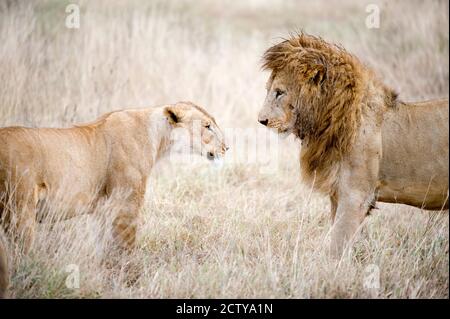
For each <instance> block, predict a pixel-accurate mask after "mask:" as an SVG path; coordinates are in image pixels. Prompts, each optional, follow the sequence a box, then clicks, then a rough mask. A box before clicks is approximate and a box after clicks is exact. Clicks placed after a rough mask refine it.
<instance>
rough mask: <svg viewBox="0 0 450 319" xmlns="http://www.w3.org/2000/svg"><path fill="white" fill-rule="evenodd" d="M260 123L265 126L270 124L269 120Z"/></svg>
mask: <svg viewBox="0 0 450 319" xmlns="http://www.w3.org/2000/svg"><path fill="white" fill-rule="evenodd" d="M259 123H261V124H262V125H264V126H267V123H269V120H259Z"/></svg>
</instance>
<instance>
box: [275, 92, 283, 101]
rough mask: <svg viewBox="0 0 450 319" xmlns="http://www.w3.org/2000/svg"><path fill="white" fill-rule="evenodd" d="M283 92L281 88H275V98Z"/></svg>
mask: <svg viewBox="0 0 450 319" xmlns="http://www.w3.org/2000/svg"><path fill="white" fill-rule="evenodd" d="M284 93H285V92H284V91H281V90H275V98H276V99H278V98H279V97H280V96H282V95H283V94H284Z"/></svg>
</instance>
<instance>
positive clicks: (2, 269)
mask: <svg viewBox="0 0 450 319" xmlns="http://www.w3.org/2000/svg"><path fill="white" fill-rule="evenodd" d="M8 286H9V269H8V252H7V251H6V239H5V236H4V235H3V231H2V229H1V226H0V299H2V298H6V291H7V289H8Z"/></svg>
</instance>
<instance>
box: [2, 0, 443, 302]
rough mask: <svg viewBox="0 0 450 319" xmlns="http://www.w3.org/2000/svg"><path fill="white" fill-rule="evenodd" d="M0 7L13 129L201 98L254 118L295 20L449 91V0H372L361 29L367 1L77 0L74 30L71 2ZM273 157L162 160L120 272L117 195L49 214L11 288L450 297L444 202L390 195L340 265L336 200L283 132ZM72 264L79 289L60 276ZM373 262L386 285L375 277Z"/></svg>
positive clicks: (34, 292)
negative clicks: (332, 239)
mask: <svg viewBox="0 0 450 319" xmlns="http://www.w3.org/2000/svg"><path fill="white" fill-rule="evenodd" d="M371 2H374V1H371ZM375 2H377V1H375ZM6 3H7V2H2V3H0V38H1V39H2V45H1V46H0V83H1V85H0V101H1V103H2V105H1V108H0V125H2V126H3V125H13V124H21V125H29V126H67V125H70V123H73V122H79V121H87V120H92V119H93V118H95V117H96V116H98V115H99V114H101V113H103V112H106V111H109V110H112V109H117V108H124V107H131V106H133V107H134V106H148V105H157V104H163V103H170V102H175V101H178V100H192V101H195V102H197V103H199V104H200V105H204V106H205V107H206V108H207V109H208V110H209V111H210V112H211V113H212V114H214V115H215V116H216V117H217V118H218V120H219V124H220V125H221V126H222V127H233V128H242V127H254V128H256V127H257V123H256V116H257V115H256V114H257V111H258V109H259V107H260V106H261V104H262V101H263V99H264V95H265V90H264V84H265V80H266V78H267V74H265V73H263V72H261V71H260V57H261V55H262V53H263V52H264V50H265V49H266V48H267V47H269V46H270V45H271V44H274V43H275V42H277V41H278V40H279V38H280V37H283V36H287V35H288V34H289V31H292V30H300V29H304V30H305V31H307V32H309V33H313V34H318V35H321V36H323V37H324V38H326V39H327V40H330V41H335V42H339V43H341V44H343V45H344V46H345V47H347V48H348V49H349V50H350V51H352V52H354V53H356V54H357V55H359V56H361V58H362V59H363V60H364V61H365V62H366V63H368V64H370V65H372V66H373V67H374V68H375V69H377V70H378V72H380V73H381V75H382V76H383V77H384V78H385V80H386V82H387V83H389V84H390V85H391V86H393V87H394V88H396V89H397V90H398V91H400V98H402V99H404V100H418V99H424V98H431V97H448V84H449V71H448V70H449V66H448V54H449V45H448V40H449V39H448V32H447V30H448V23H449V22H448V21H449V20H448V2H446V1H425V2H422V1H420V2H419V1H396V2H393V1H386V2H377V3H378V4H379V5H380V8H381V14H382V16H381V28H380V29H367V28H366V27H365V25H364V20H365V18H366V15H367V13H366V12H365V5H366V4H365V3H364V2H361V1H315V2H314V4H310V3H309V2H306V1H304V2H303V1H270V2H263V1H257V0H253V1H249V2H247V3H246V4H238V2H236V3H235V2H234V1H233V4H232V5H231V4H230V2H226V3H225V1H223V2H221V1H220V2H219V1H206V0H202V1H152V2H146V1H129V2H126V4H125V2H123V1H80V3H81V11H82V14H81V27H80V29H67V28H65V26H64V20H65V12H64V9H65V2H64V1H36V2H33V3H34V5H31V4H30V3H29V2H25V1H17V2H16V1H8V3H10V4H11V5H10V6H6ZM239 151H242V150H240V149H235V150H234V152H235V153H236V152H239ZM278 154H279V156H278V169H277V170H276V171H275V172H272V173H263V172H261V170H260V168H261V165H259V164H257V163H251V164H248V163H245V161H243V162H241V163H234V164H229V165H226V166H225V168H224V169H222V170H216V169H213V168H211V167H210V166H209V165H206V164H198V165H196V166H193V167H191V166H186V165H176V164H173V163H172V164H170V163H162V164H161V165H159V167H157V168H156V169H155V170H154V174H153V178H152V180H151V185H150V189H151V191H150V192H149V194H148V200H147V203H146V206H145V211H144V212H143V218H142V219H143V222H142V224H143V225H142V231H141V237H140V240H139V247H138V249H137V250H136V251H134V252H133V253H132V254H130V255H128V256H123V257H117V256H116V257H115V258H119V262H118V265H119V267H112V268H111V267H108V266H107V265H105V263H104V260H105V250H106V249H105V247H106V246H107V243H108V231H107V229H108V228H107V227H106V228H105V227H104V225H105V221H106V222H107V221H108V216H110V215H111V214H112V213H113V211H114V207H111V206H108V205H105V207H102V208H101V209H100V210H99V212H98V216H87V217H82V218H76V219H73V220H69V221H65V222H60V223H57V224H55V225H53V226H50V225H46V224H42V225H40V226H39V229H38V234H37V239H36V242H35V245H34V248H33V251H32V253H31V254H30V255H29V256H22V255H21V254H20V253H18V252H17V251H15V250H14V249H13V250H14V251H13V276H12V295H13V297H17V298H25V297H52V298H53V297H56V298H65V297H155V298H160V297H168V298H173V297H217V298H220V297H268V298H283V297H287V298H310V297H315V298H335V297H344V298H354V297H359V298H366V297H380V298H443V297H445V298H448V288H449V253H448V246H449V244H448V243H449V229H448V227H449V221H448V214H447V213H438V214H434V213H429V212H422V211H420V210H418V209H413V208H409V207H406V206H397V205H380V209H379V210H377V211H374V213H373V215H372V216H371V217H370V218H368V219H367V222H366V223H365V225H364V227H363V230H362V233H361V235H360V238H359V241H358V242H357V244H356V245H355V247H354V249H353V251H352V252H351V254H348V255H347V256H346V257H345V258H344V259H343V260H342V261H341V262H340V263H337V262H334V261H331V260H329V259H328V258H327V257H326V256H325V255H324V253H323V251H324V247H325V242H326V240H327V234H328V231H329V228H330V222H329V216H328V209H329V204H328V201H327V200H326V199H325V198H322V197H319V196H318V195H315V194H314V193H312V194H311V192H310V190H309V189H306V188H305V187H303V186H302V185H301V184H300V183H299V169H298V157H297V156H298V155H297V154H298V143H297V142H296V141H294V140H293V139H288V140H284V141H282V142H280V144H279V146H278ZM231 155H232V154H231ZM49 210H50V211H51V212H52V213H53V214H59V213H60V212H61V210H63V207H50V208H49ZM106 225H108V224H107V223H106ZM105 229H106V230H105ZM71 264H75V265H77V266H78V267H79V269H80V276H81V281H80V288H79V289H70V288H67V287H66V285H65V281H66V277H67V274H68V273H67V272H66V270H67V266H68V265H71ZM372 264H374V265H376V266H377V267H379V269H380V278H381V286H380V288H379V289H378V290H377V289H366V288H364V280H365V279H367V276H368V273H367V269H368V268H367V267H368V266H370V265H372ZM130 276H132V277H133V283H132V284H127V279H129V278H130Z"/></svg>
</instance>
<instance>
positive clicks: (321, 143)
mask: <svg viewBox="0 0 450 319" xmlns="http://www.w3.org/2000/svg"><path fill="white" fill-rule="evenodd" d="M264 68H265V69H267V70H270V71H271V75H270V79H269V81H268V83H267V96H266V99H265V102H264V106H263V108H262V109H261V111H260V113H259V118H258V120H259V122H260V123H261V124H263V125H266V126H267V127H269V128H272V129H274V130H276V131H277V132H278V133H287V134H289V133H292V134H294V135H295V136H297V137H298V138H299V139H300V140H301V142H302V147H301V152H300V165H301V170H302V176H303V178H304V179H305V180H306V181H307V182H308V183H309V184H310V185H311V186H313V187H314V188H316V189H318V190H319V191H321V192H322V193H325V194H327V195H329V197H330V199H331V219H332V222H333V223H334V224H333V228H332V232H331V251H332V253H334V254H335V255H336V256H340V255H341V254H342V252H343V249H344V248H345V247H346V244H347V243H348V241H349V240H350V239H351V238H352V237H353V236H354V235H355V233H356V231H357V229H358V227H359V225H360V224H361V222H362V221H363V219H364V217H365V216H366V215H367V213H368V212H369V211H370V209H371V208H373V207H374V204H375V202H376V201H382V202H389V203H402V204H407V205H412V206H416V207H419V208H423V209H428V210H442V209H447V208H448V178H449V175H448V160H449V154H448V138H449V136H448V132H449V124H448V120H449V105H448V100H437V101H428V102H421V103H405V102H402V101H399V100H398V99H397V95H396V94H395V93H394V92H393V91H392V90H391V89H389V88H388V87H386V86H385V85H384V84H383V83H382V82H381V81H380V80H379V79H377V77H376V76H375V75H374V74H373V73H372V71H371V70H370V69H369V68H367V67H366V66H364V65H363V64H362V63H361V62H360V61H359V60H358V59H357V58H356V57H355V56H353V55H351V54H350V53H348V52H347V51H345V50H344V49H343V48H342V47H339V46H336V45H333V44H329V43H326V42H325V41H323V40H322V39H320V38H317V37H313V36H310V35H306V34H300V35H298V36H294V37H292V38H291V39H289V40H286V41H283V42H281V43H279V44H277V45H275V46H273V47H271V48H269V49H268V50H267V51H266V52H265V54H264Z"/></svg>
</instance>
